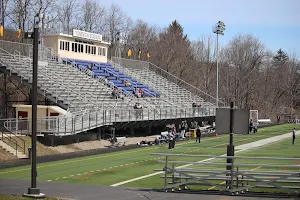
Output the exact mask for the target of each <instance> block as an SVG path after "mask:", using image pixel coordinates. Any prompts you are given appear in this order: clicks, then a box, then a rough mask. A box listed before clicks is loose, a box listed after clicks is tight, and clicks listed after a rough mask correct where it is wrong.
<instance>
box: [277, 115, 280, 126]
mask: <svg viewBox="0 0 300 200" xmlns="http://www.w3.org/2000/svg"><path fill="white" fill-rule="evenodd" d="M279 123H280V116H279V115H278V116H277V124H279Z"/></svg>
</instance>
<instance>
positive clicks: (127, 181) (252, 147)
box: [111, 133, 289, 187]
mask: <svg viewBox="0 0 300 200" xmlns="http://www.w3.org/2000/svg"><path fill="white" fill-rule="evenodd" d="M287 134H289V133H285V134H282V135H287ZM273 137H277V136H273ZM271 138H272V137H270V138H269V139H271ZM283 139H286V138H282V140H283ZM262 140H265V139H262ZM256 142H257V141H256ZM276 142H278V140H277V141H276ZM251 143H253V142H249V143H248V144H251ZM269 143H272V141H270V142H269ZM267 144H268V143H265V144H264V145H262V146H260V147H263V146H265V145H267ZM244 145H245V144H244ZM244 145H243V146H244ZM216 146H218V145H216ZM239 146H241V145H239ZM209 148H213V147H209ZM236 148H238V146H237V147H236ZM256 148H257V146H249V147H248V148H243V149H241V150H238V151H236V152H235V153H239V152H242V151H247V150H250V149H256ZM226 155H227V154H223V155H220V156H226ZM213 159H215V158H209V159H205V160H201V161H199V162H197V163H202V162H206V161H209V160H213ZM191 165H193V164H187V165H182V166H179V167H176V168H177V169H180V168H183V167H188V166H191ZM162 173H164V172H163V171H162V172H155V173H152V174H148V175H145V176H140V177H137V178H134V179H130V180H126V181H122V182H119V183H115V184H113V185H111V186H112V187H116V186H120V185H124V184H126V183H130V182H134V181H137V180H141V179H144V178H148V177H151V176H155V175H158V174H162Z"/></svg>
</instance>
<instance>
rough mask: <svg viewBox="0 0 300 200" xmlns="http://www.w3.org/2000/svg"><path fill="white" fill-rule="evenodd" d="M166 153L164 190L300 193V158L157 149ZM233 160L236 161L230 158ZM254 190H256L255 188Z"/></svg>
mask: <svg viewBox="0 0 300 200" xmlns="http://www.w3.org/2000/svg"><path fill="white" fill-rule="evenodd" d="M151 155H156V156H160V157H164V159H161V160H159V161H158V162H160V163H163V164H164V168H163V169H155V170H154V171H160V174H163V176H162V177H161V178H163V179H164V190H165V191H166V192H167V191H169V190H170V191H174V190H177V189H178V190H179V191H181V190H184V189H187V187H189V186H195V185H196V186H197V189H194V190H201V191H203V190H217V191H223V192H228V193H229V194H231V195H238V194H241V193H246V192H248V191H251V190H252V189H254V188H256V189H257V188H259V189H260V191H261V190H263V189H266V188H267V190H266V191H267V192H281V193H288V194H289V195H299V192H300V165H295V164H294V163H295V162H297V161H299V160H300V158H275V157H245V156H225V155H223V156H213V155H191V154H165V153H153V154H151ZM228 160H231V161H232V162H228ZM264 161H268V162H264ZM158 173H159V172H158ZM252 191H253V190H252Z"/></svg>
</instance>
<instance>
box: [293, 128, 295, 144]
mask: <svg viewBox="0 0 300 200" xmlns="http://www.w3.org/2000/svg"><path fill="white" fill-rule="evenodd" d="M295 139H296V128H294V130H293V145H294V144H295Z"/></svg>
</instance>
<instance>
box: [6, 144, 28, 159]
mask: <svg viewBox="0 0 300 200" xmlns="http://www.w3.org/2000/svg"><path fill="white" fill-rule="evenodd" d="M0 147H2V148H3V149H4V150H5V151H7V152H8V153H10V154H12V155H14V156H17V157H18V158H21V159H24V158H28V157H27V155H25V154H23V153H22V152H20V151H18V150H16V149H14V148H12V147H11V146H9V145H7V144H6V143H4V142H3V141H1V140H0Z"/></svg>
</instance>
